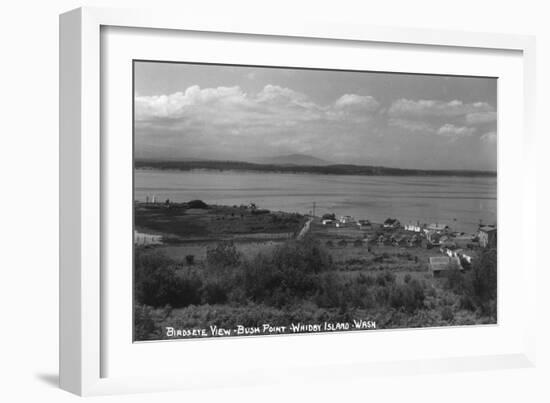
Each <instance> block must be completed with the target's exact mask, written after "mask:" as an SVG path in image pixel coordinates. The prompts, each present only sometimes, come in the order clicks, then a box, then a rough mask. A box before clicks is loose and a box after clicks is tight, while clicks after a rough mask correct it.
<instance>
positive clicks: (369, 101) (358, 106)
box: [334, 94, 380, 112]
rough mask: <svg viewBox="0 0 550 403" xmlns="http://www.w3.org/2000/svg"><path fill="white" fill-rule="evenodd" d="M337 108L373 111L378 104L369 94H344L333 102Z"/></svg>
mask: <svg viewBox="0 0 550 403" xmlns="http://www.w3.org/2000/svg"><path fill="white" fill-rule="evenodd" d="M334 106H335V107H336V108H338V109H348V110H356V111H364V112H374V111H376V110H377V109H378V107H379V106H380V104H379V103H378V101H377V100H376V99H374V97H371V96H369V95H356V94H344V95H342V96H341V97H340V98H338V99H337V100H336V102H334Z"/></svg>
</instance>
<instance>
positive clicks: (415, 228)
mask: <svg viewBox="0 0 550 403" xmlns="http://www.w3.org/2000/svg"><path fill="white" fill-rule="evenodd" d="M404 228H405V231H410V232H421V231H422V228H421V227H420V224H418V223H408V224H405V227H404Z"/></svg>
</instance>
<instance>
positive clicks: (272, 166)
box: [134, 154, 496, 177]
mask: <svg viewBox="0 0 550 403" xmlns="http://www.w3.org/2000/svg"><path fill="white" fill-rule="evenodd" d="M262 161H265V162H261V163H253V162H244V161H215V160H179V161H178V160H170V161H167V160H153V159H150V160H149V159H147V160H146V159H136V160H135V161H134V167H135V168H142V169H166V170H168V169H169V170H179V171H191V170H194V169H205V170H215V171H230V170H231V171H255V172H281V173H314V174H323V175H365V176H369V175H370V176H372V175H386V176H463V177H495V176H496V172H494V171H475V170H455V169H442V170H427V169H406V168H391V167H381V166H371V165H353V164H332V163H330V162H327V161H324V160H322V159H319V158H315V157H311V156H308V155H303V154H290V155H285V156H281V157H274V158H269V159H263V160H262Z"/></svg>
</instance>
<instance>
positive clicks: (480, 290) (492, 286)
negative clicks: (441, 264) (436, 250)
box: [446, 249, 497, 317]
mask: <svg viewBox="0 0 550 403" xmlns="http://www.w3.org/2000/svg"><path fill="white" fill-rule="evenodd" d="M446 284H447V288H449V289H451V290H452V291H453V292H454V293H455V294H457V295H460V307H461V309H466V310H470V311H474V310H476V309H480V312H481V313H482V314H484V315H489V316H492V317H495V316H496V298H497V255H496V250H493V249H489V250H485V251H483V252H482V253H481V255H480V257H479V259H477V260H475V261H474V263H473V265H472V268H471V270H469V271H468V272H466V273H461V272H460V271H459V270H449V273H448V274H447V282H446Z"/></svg>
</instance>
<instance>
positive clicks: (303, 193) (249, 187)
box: [135, 170, 497, 232]
mask: <svg viewBox="0 0 550 403" xmlns="http://www.w3.org/2000/svg"><path fill="white" fill-rule="evenodd" d="M496 182H497V181H496V178H458V177H392V176H351V175H350V176H339V175H338V176H337V175H315V174H279V173H254V172H232V171H224V172H215V171H190V172H179V171H160V170H159V171H157V170H136V174H135V198H136V200H140V201H145V198H146V196H150V197H152V196H153V195H155V196H156V197H157V198H158V199H160V200H163V201H164V200H165V199H170V200H172V201H176V202H183V201H189V200H193V199H201V200H204V201H205V202H207V203H211V204H221V205H235V204H236V205H240V204H248V203H251V202H254V203H256V204H257V205H258V207H260V208H267V209H270V210H281V211H287V212H299V213H309V212H310V211H311V210H312V208H313V203H314V202H315V204H316V210H315V214H316V215H321V214H324V213H326V212H334V213H336V215H337V216H340V215H352V216H354V217H355V218H357V219H369V220H371V221H374V222H382V221H383V220H385V219H386V218H387V217H397V218H398V219H399V220H400V221H401V223H403V224H405V223H407V222H416V221H420V222H421V223H424V222H426V223H430V222H439V223H445V224H448V225H450V226H451V228H452V229H454V230H458V231H465V232H472V231H474V230H475V229H476V228H477V225H478V224H479V221H480V220H483V222H484V223H485V224H495V223H496V213H497V200H496V194H497V193H496V192H497V185H496Z"/></svg>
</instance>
